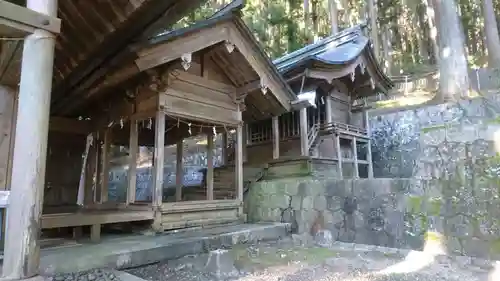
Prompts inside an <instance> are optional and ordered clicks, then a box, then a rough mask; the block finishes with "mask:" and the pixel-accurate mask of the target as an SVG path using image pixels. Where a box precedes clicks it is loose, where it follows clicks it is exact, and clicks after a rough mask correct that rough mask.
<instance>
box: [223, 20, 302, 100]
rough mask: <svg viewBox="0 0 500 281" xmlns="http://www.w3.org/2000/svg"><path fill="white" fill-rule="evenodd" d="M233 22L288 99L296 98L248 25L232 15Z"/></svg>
mask: <svg viewBox="0 0 500 281" xmlns="http://www.w3.org/2000/svg"><path fill="white" fill-rule="evenodd" d="M233 22H234V23H235V25H236V27H237V28H238V29H239V30H240V31H241V33H242V34H243V35H244V36H245V37H247V39H248V40H249V41H250V42H251V43H252V44H253V45H254V47H255V49H256V50H257V51H258V52H259V54H260V56H261V57H262V58H263V59H264V60H265V61H266V63H267V65H268V67H269V69H270V70H271V74H272V75H273V76H274V78H276V80H278V81H279V82H280V83H281V85H282V86H283V88H284V89H285V90H286V91H285V92H286V94H287V95H288V98H289V99H290V100H295V99H297V96H296V95H295V94H294V92H293V91H292V89H291V88H290V86H289V85H288V83H287V81H286V80H285V79H284V78H283V76H282V75H281V73H280V72H279V71H278V68H277V67H276V65H275V64H274V63H273V61H272V60H271V59H270V58H269V56H268V55H267V54H266V53H265V52H264V50H263V48H262V46H261V45H260V44H259V42H258V41H257V40H256V39H255V37H254V35H253V33H252V31H251V30H250V29H249V28H248V26H247V25H246V24H245V23H244V22H243V20H242V19H241V18H240V17H234V18H233Z"/></svg>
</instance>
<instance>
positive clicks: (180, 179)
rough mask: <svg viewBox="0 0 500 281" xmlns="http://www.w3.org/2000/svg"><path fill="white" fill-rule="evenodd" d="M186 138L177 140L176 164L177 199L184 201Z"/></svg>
mask: <svg viewBox="0 0 500 281" xmlns="http://www.w3.org/2000/svg"><path fill="white" fill-rule="evenodd" d="M183 152H184V140H183V139H181V140H180V141H178V142H177V155H176V156H177V163H176V165H175V201H177V202H180V201H182V185H183V184H184V167H183V163H182V158H183V155H182V154H183Z"/></svg>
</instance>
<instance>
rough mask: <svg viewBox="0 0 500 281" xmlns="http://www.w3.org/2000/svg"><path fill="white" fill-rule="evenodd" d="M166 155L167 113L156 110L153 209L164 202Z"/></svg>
mask: <svg viewBox="0 0 500 281" xmlns="http://www.w3.org/2000/svg"><path fill="white" fill-rule="evenodd" d="M164 156H165V113H163V112H162V111H161V110H158V111H157V112H156V120H155V153H154V157H155V158H154V162H153V165H154V166H153V180H154V181H153V209H154V210H155V211H158V210H159V209H160V207H161V205H162V203H163V158H164Z"/></svg>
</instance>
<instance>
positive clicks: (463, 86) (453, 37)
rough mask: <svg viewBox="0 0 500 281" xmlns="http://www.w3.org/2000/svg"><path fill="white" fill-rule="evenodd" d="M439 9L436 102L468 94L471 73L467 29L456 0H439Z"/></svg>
mask: <svg viewBox="0 0 500 281" xmlns="http://www.w3.org/2000/svg"><path fill="white" fill-rule="evenodd" d="M436 3H437V6H438V9H439V15H440V18H439V26H438V29H439V50H440V53H439V57H440V62H439V71H440V78H439V94H438V96H437V97H436V98H437V100H436V101H437V102H447V101H454V100H459V99H463V98H466V97H468V90H469V77H468V73H467V71H468V69H467V58H466V56H465V48H464V33H463V30H462V26H461V22H460V18H459V16H458V14H457V4H456V2H455V0H436Z"/></svg>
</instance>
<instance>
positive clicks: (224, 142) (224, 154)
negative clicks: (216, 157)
mask: <svg viewBox="0 0 500 281" xmlns="http://www.w3.org/2000/svg"><path fill="white" fill-rule="evenodd" d="M221 154H222V165H223V166H226V165H227V164H228V159H227V157H228V155H227V133H226V132H224V133H222V151H221Z"/></svg>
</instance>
